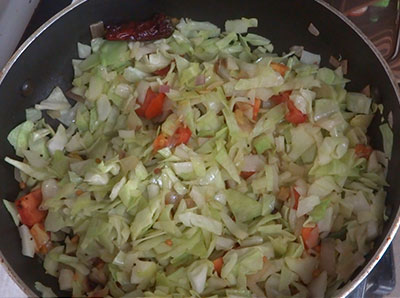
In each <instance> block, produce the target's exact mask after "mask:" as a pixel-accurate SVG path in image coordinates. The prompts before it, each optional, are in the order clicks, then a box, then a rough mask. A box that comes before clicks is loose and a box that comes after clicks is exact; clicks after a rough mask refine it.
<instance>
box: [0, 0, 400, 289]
mask: <svg viewBox="0 0 400 298" xmlns="http://www.w3.org/2000/svg"><path fill="white" fill-rule="evenodd" d="M155 12H164V13H165V14H167V15H171V16H174V17H189V18H192V19H195V20H200V21H210V22H212V23H215V24H217V25H218V26H220V27H222V26H223V24H224V21H225V20H226V19H234V18H240V17H242V16H246V17H255V18H258V20H259V26H258V28H257V29H255V30H254V32H255V33H259V34H261V35H263V36H266V37H268V38H269V39H271V40H272V42H273V44H274V46H275V52H278V53H282V52H284V51H288V49H289V48H290V47H291V46H292V45H303V46H304V47H305V48H306V49H307V50H309V51H311V52H314V53H319V54H320V55H321V56H322V65H325V66H327V65H328V60H329V57H330V56H331V55H333V56H336V57H338V56H342V57H344V58H346V59H348V61H349V72H348V75H347V77H348V78H349V79H351V82H350V83H349V84H348V85H347V88H348V90H352V91H360V90H361V89H362V88H363V87H364V86H366V85H368V84H369V85H370V86H371V88H372V93H373V97H374V99H375V101H377V102H379V103H382V104H383V105H384V114H385V117H386V116H387V114H388V113H389V112H390V111H391V112H392V113H393V131H394V148H393V153H394V154H393V156H392V160H391V161H390V166H389V171H388V182H389V184H390V187H389V188H388V195H387V199H386V206H387V208H386V215H387V216H388V220H387V221H386V222H385V225H384V229H383V231H382V233H381V235H380V237H379V238H378V239H377V240H376V245H375V247H374V249H373V250H372V251H371V253H370V254H369V255H368V256H367V262H366V263H365V265H364V266H363V267H362V268H360V269H359V270H358V271H357V272H355V274H354V275H353V277H352V279H351V280H350V281H349V282H348V283H347V284H346V285H344V286H343V287H342V289H341V292H340V295H341V296H345V295H347V294H349V293H350V292H351V291H352V290H353V289H354V288H355V287H356V286H357V285H358V284H359V283H360V282H361V281H362V280H363V279H364V278H365V277H366V276H367V275H368V273H369V272H370V271H371V270H372V269H373V267H374V266H375V264H376V263H377V262H378V261H379V259H380V258H381V256H382V255H383V254H384V252H385V250H386V248H387V247H388V245H389V244H390V242H391V240H392V238H393V237H394V235H395V233H396V231H397V228H398V226H399V218H400V212H399V205H400V199H399V198H400V183H398V181H396V180H398V179H397V178H398V177H399V176H398V175H399V172H400V155H398V154H397V150H398V149H400V148H399V146H400V144H399V134H398V131H400V120H399V117H398V115H399V114H400V108H399V91H398V89H397V86H396V84H395V83H394V79H393V77H392V75H391V73H390V70H389V67H388V66H387V64H386V62H385V61H384V59H383V58H382V57H381V55H380V54H379V52H378V51H377V50H376V49H375V48H374V47H373V45H372V44H371V42H369V41H368V40H367V38H366V37H365V36H364V35H363V34H362V33H361V32H360V31H359V30H358V29H357V28H356V27H355V26H354V25H353V24H352V23H351V22H350V21H348V20H347V19H345V18H344V17H343V16H341V15H340V14H339V13H338V12H337V11H336V10H335V9H333V8H332V7H330V6H329V5H328V4H325V3H324V2H322V1H311V0H307V1H294V0H279V1H273V0H268V1H259V0H247V1H239V0H219V1H215V0H202V1H187V0H185V1H184V0H135V1H133V0H87V1H78V2H77V3H74V4H73V5H71V6H69V7H67V8H65V9H64V10H62V11H61V12H60V13H58V14H57V15H56V16H54V17H53V18H52V19H50V20H49V21H48V22H47V23H45V24H44V25H43V26H42V27H41V28H39V29H38V30H37V31H36V32H35V33H34V34H33V35H32V36H31V37H30V38H29V39H28V40H27V41H26V42H25V43H24V44H23V45H22V46H21V47H20V48H19V49H18V51H17V52H16V53H15V55H14V56H13V57H12V58H11V60H10V61H9V62H8V64H7V65H6V66H5V68H4V69H3V70H2V72H0V178H1V184H0V197H1V198H2V199H4V198H6V199H9V200H13V199H14V198H15V197H16V195H17V193H18V185H17V182H16V181H15V180H14V171H13V168H12V167H11V166H9V165H7V164H6V163H5V162H4V161H3V160H4V157H5V156H13V155H14V152H13V149H12V147H11V146H10V145H9V144H8V142H7V134H8V133H9V131H10V130H11V129H12V128H13V127H15V126H16V125H17V124H19V123H20V122H22V121H23V120H24V117H25V113H24V110H25V109H26V108H28V107H31V106H32V105H34V104H35V103H37V102H39V101H41V100H42V99H43V98H46V97H47V96H48V95H49V93H50V91H51V90H52V89H53V88H54V87H55V86H60V87H61V88H62V89H63V90H68V89H69V88H70V87H71V81H72V78H73V69H72V66H71V59H73V58H76V57H77V56H78V54H77V50H76V43H77V42H78V41H80V42H84V43H88V42H89V41H90V32H89V25H90V24H92V23H96V22H98V21H100V20H103V21H104V22H105V23H114V22H121V21H128V20H131V19H134V20H144V19H147V18H149V17H151V16H152V15H153V14H154V13H155ZM311 22H312V23H313V24H314V25H315V26H316V27H317V28H318V30H319V32H320V34H319V36H314V35H312V34H310V33H309V32H308V30H307V28H308V26H309V24H310V23H311ZM26 82H29V84H30V86H31V90H29V91H31V92H21V88H22V86H23V85H24V83H26ZM378 118H379V119H378ZM379 122H380V117H377V119H376V121H375V122H374V123H373V125H372V127H371V129H370V131H369V135H370V136H371V140H372V146H373V147H375V148H382V141H381V135H380V133H379V130H378V129H377V127H378V125H379ZM396 182H397V183H396ZM0 235H1V238H0V239H1V240H0V250H1V261H2V263H4V265H5V267H6V268H7V270H8V272H9V273H10V275H11V276H12V277H13V278H14V279H15V281H16V282H17V283H18V285H19V286H20V287H21V288H22V289H23V290H24V291H25V292H26V293H27V295H28V296H34V295H37V294H38V293H37V292H36V291H35V289H34V283H35V281H40V282H42V283H43V284H46V285H49V286H51V287H52V288H53V289H57V288H58V285H57V281H56V279H54V278H52V277H50V276H48V275H46V274H45V272H44V269H43V267H42V265H41V264H40V261H39V260H38V259H37V258H35V259H30V258H27V257H23V256H22V255H21V241H20V239H19V235H18V231H17V229H16V227H15V225H14V223H13V221H12V219H11V217H10V216H9V215H8V214H7V211H6V210H5V208H4V207H1V208H0ZM58 294H60V295H62V294H63V293H61V292H58ZM64 295H65V293H64Z"/></svg>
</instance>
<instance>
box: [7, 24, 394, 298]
mask: <svg viewBox="0 0 400 298" xmlns="http://www.w3.org/2000/svg"><path fill="white" fill-rule="evenodd" d="M256 26H257V20H256V19H247V18H242V19H240V20H229V21H227V22H226V24H225V30H226V32H222V33H221V32H220V29H219V28H218V27H216V26H215V25H213V24H211V23H208V22H195V21H192V20H189V19H182V20H181V21H180V23H179V24H178V25H177V26H176V30H175V32H174V33H173V35H172V36H171V37H169V38H167V39H162V40H158V41H155V42H124V41H106V40H103V39H101V38H96V39H94V40H93V41H92V43H91V45H90V46H89V45H84V44H81V43H78V53H79V58H80V59H83V60H74V61H73V66H74V71H75V78H74V80H73V82H72V84H73V88H72V90H71V91H72V92H73V93H75V94H76V95H79V96H80V97H81V98H83V99H85V100H84V101H83V102H76V103H71V102H70V101H68V100H67V98H66V97H65V95H64V93H63V91H62V90H61V89H60V88H59V87H55V88H54V90H53V91H52V92H51V94H50V95H49V97H48V98H47V99H44V100H43V101H42V102H40V103H39V104H37V105H35V108H31V109H28V110H27V111H26V121H25V122H23V123H22V124H20V125H18V126H17V127H16V128H14V129H13V130H12V131H11V132H10V134H9V136H8V140H9V142H10V144H11V145H12V146H13V147H14V149H15V153H16V156H17V157H13V158H9V157H7V158H6V159H5V161H6V162H8V163H10V164H11V165H13V166H14V167H15V168H16V178H17V179H18V181H19V182H20V185H21V187H22V188H24V191H25V192H24V193H27V192H28V190H33V189H35V188H37V187H39V186H40V190H39V192H40V191H41V203H40V206H34V207H33V208H36V209H35V210H34V213H35V212H36V213H38V214H43V212H44V213H45V214H46V216H45V219H44V220H42V221H41V222H38V223H36V224H35V225H34V226H33V227H32V226H31V225H29V224H26V220H27V219H26V216H27V215H26V214H24V213H22V212H23V209H24V208H28V207H29V206H28V207H27V206H25V205H22V207H21V206H19V209H18V208H15V206H14V205H13V204H12V203H10V202H8V201H5V206H6V208H7V209H8V210H9V211H10V213H11V215H12V217H13V220H14V222H15V223H16V225H20V222H21V223H22V225H21V226H20V227H19V231H20V235H21V238H22V250H23V254H24V255H26V256H29V257H32V256H33V255H34V254H35V253H36V254H39V255H41V256H42V257H43V258H44V264H43V265H44V268H45V270H46V272H47V273H48V274H50V275H52V276H55V277H57V278H58V279H59V284H60V289H62V290H69V291H72V295H73V296H75V297H80V296H86V295H87V296H107V295H108V297H110V296H111V297H139V296H146V297H155V296H156V297H167V296H173V297H189V296H191V297H200V296H201V297H217V296H227V297H251V295H253V296H254V295H255V296H257V297H283V296H285V297H288V296H294V297H321V296H323V295H326V293H328V292H329V293H334V291H335V290H336V289H337V288H339V287H340V286H341V285H342V284H343V283H345V282H347V281H348V280H349V278H350V277H351V274H352V273H353V272H354V271H355V270H356V269H357V268H358V267H359V266H360V265H362V264H363V262H364V256H365V255H366V254H367V253H368V252H369V250H370V249H371V245H372V243H373V240H374V238H375V237H377V235H378V234H379V233H380V231H381V229H382V223H383V219H384V200H385V191H384V187H385V186H387V183H386V182H385V174H386V171H387V164H388V158H390V155H391V147H392V143H393V140H392V139H393V133H392V132H391V130H390V127H389V126H388V125H387V124H383V125H382V126H380V130H381V131H382V134H383V140H384V142H383V143H384V152H385V153H382V152H381V151H378V150H376V149H372V148H371V147H369V146H368V143H367V137H366V131H367V128H368V125H369V124H370V123H371V120H372V117H373V112H372V108H371V103H372V99H371V98H368V97H366V96H365V95H363V94H361V93H355V92H347V91H346V89H344V87H345V84H346V82H347V81H348V80H347V79H345V78H344V77H343V75H342V73H341V71H340V69H339V70H336V71H334V70H331V69H329V68H319V66H318V65H317V64H318V63H319V61H320V57H319V56H318V55H315V54H312V53H309V52H307V51H303V54H302V55H301V59H300V60H299V59H298V58H297V57H296V56H295V55H294V53H289V54H288V55H286V56H283V57H280V56H277V55H275V54H271V51H272V45H271V43H270V41H269V40H268V39H266V38H264V37H261V36H258V35H256V34H253V33H247V30H248V29H249V28H251V27H256ZM166 67H167V68H166ZM161 69H164V71H162V72H160V71H159V70H161ZM151 94H154V95H151ZM151 96H153V98H157V99H150V100H154V101H155V100H158V101H162V104H161V106H162V108H160V109H159V110H157V111H156V112H155V111H154V110H150V106H151V107H153V108H154V106H155V104H154V105H153V102H151V103H150V105H149V102H148V100H149V98H150V97H151ZM146 105H148V106H147V107H146ZM158 106H159V105H158ZM43 113H47V114H48V115H49V116H50V117H52V118H54V119H57V120H59V122H60V123H59V124H58V125H57V126H56V127H51V126H49V125H48V124H47V123H46V121H45V120H44V119H43V118H42V116H43V115H42V114H43ZM153 114H154V115H153ZM27 198H28V199H32V198H34V197H33V196H30V195H28V197H27ZM10 199H11V198H10ZM28 199H27V200H28ZM31 207H32V206H30V207H29V208H31ZM21 210H22V211H21ZM36 213H35V214H36ZM37 288H38V289H39V290H40V291H42V292H43V295H44V296H49V295H53V294H52V292H51V290H49V289H47V288H46V287H44V286H43V285H41V284H40V283H37Z"/></svg>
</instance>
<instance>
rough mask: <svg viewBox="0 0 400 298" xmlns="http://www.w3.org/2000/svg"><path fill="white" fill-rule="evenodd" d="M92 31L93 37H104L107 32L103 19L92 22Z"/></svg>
mask: <svg viewBox="0 0 400 298" xmlns="http://www.w3.org/2000/svg"><path fill="white" fill-rule="evenodd" d="M90 33H91V35H92V38H97V37H103V36H104V33H105V30H104V23H103V21H100V22H97V23H94V24H91V25H90Z"/></svg>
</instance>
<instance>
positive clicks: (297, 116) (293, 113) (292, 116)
mask: <svg viewBox="0 0 400 298" xmlns="http://www.w3.org/2000/svg"><path fill="white" fill-rule="evenodd" d="M287 106H288V109H289V112H287V113H286V115H285V119H286V121H288V122H290V123H293V124H300V123H304V122H306V121H307V120H308V117H307V115H306V114H303V113H302V112H301V111H300V110H299V109H297V108H296V106H295V105H294V103H293V101H291V100H288V101H287Z"/></svg>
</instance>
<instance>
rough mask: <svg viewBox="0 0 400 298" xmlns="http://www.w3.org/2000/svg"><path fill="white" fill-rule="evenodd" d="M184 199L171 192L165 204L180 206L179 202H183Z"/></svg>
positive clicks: (167, 195) (166, 197) (166, 196)
mask: <svg viewBox="0 0 400 298" xmlns="http://www.w3.org/2000/svg"><path fill="white" fill-rule="evenodd" d="M181 199H182V197H181V196H180V195H178V194H177V193H176V192H172V191H170V192H169V193H167V194H166V195H165V204H166V205H168V204H173V205H174V206H176V207H177V206H178V205H179V202H180V201H181Z"/></svg>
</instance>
